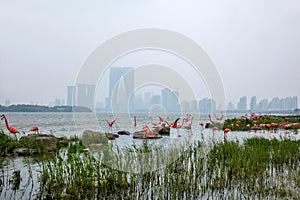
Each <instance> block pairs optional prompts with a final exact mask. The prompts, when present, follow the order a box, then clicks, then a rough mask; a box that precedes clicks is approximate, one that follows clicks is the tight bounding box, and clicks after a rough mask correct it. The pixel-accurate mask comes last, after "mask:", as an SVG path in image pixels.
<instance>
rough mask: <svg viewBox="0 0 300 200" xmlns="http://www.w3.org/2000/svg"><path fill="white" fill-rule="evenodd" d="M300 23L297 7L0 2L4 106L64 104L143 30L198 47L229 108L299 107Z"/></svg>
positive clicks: (291, 0)
mask: <svg viewBox="0 0 300 200" xmlns="http://www.w3.org/2000/svg"><path fill="white" fill-rule="evenodd" d="M299 19H300V1H299V0H285V1H283V0H281V1H279V0H245V1H239V0H231V1H217V0H207V1H200V0H188V1H178V0H164V1H162V0H152V1H145V0H139V1H115V0H109V1H102V0H97V1H96V0H95V1H58V0H51V1H40V0H39V1H38V0H36V1H34V0H27V1H20V0H19V1H16V0H0V94H1V95H0V104H3V103H4V102H5V100H6V99H10V100H11V103H30V102H39V103H44V104H48V102H50V101H54V99H55V98H60V99H62V98H64V99H66V93H67V88H66V87H67V85H72V84H73V83H74V81H75V79H76V76H77V73H78V71H79V69H80V67H81V65H82V63H83V62H84V61H85V60H86V59H87V57H88V56H89V54H90V52H92V51H93V50H94V49H95V48H97V47H98V46H99V45H100V44H101V43H102V42H104V41H106V40H107V39H109V38H111V37H112V36H114V35H117V34H120V33H122V32H125V31H129V30H134V29H139V28H162V29H169V30H173V31H176V32H179V33H181V34H183V35H186V36H188V37H189V38H191V39H192V40H194V41H196V42H197V43H198V44H199V45H200V46H201V47H202V48H203V49H205V51H206V53H207V54H208V55H209V57H210V58H211V60H212V61H213V63H214V64H215V65H216V68H217V69H218V71H219V73H220V75H221V77H222V79H223V83H224V87H225V92H226V96H227V100H228V101H233V102H234V103H236V102H237V101H238V99H239V97H240V96H244V95H246V96H248V97H251V96H253V95H256V96H257V97H258V100H261V99H262V98H268V99H269V100H270V98H272V97H274V96H279V97H286V96H298V99H299V97H300V89H299V83H298V81H299V74H300V20H299ZM145 59H146V61H147V58H145Z"/></svg>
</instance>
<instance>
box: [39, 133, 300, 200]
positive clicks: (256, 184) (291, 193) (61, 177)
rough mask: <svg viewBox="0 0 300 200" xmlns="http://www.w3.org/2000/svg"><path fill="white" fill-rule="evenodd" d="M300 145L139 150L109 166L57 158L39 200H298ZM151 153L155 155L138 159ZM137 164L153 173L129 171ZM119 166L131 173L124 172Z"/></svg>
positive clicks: (99, 160) (85, 157)
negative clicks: (247, 199) (142, 154)
mask: <svg viewBox="0 0 300 200" xmlns="http://www.w3.org/2000/svg"><path fill="white" fill-rule="evenodd" d="M299 147H300V142H299V141H294V140H291V139H283V140H278V139H272V140H267V139H263V138H251V139H247V140H245V141H244V143H239V142H238V141H236V142H225V143H214V144H213V145H212V146H208V144H206V143H203V142H197V143H195V144H192V145H188V146H181V147H179V148H174V149H172V148H171V149H168V150H166V149H163V148H150V149H149V147H148V146H142V147H136V146H134V147H132V148H128V149H127V150H125V152H123V153H124V154H121V153H120V152H118V151H115V153H114V154H113V156H112V157H115V159H116V160H114V161H113V162H114V163H116V165H107V163H106V162H103V154H102V155H100V154H91V153H84V154H79V153H74V154H69V155H68V156H67V157H62V156H57V157H55V158H54V159H53V160H48V161H45V162H42V163H41V185H40V193H39V198H41V199H45V198H49V199H95V198H98V199H197V198H211V199H214V198H222V199H241V198H259V199H260V198H267V197H268V198H270V197H271V198H272V197H273V198H282V197H286V198H297V197H298V196H299V195H300V191H299V185H300V178H299V174H300V168H299V164H300V163H299V161H300V150H299ZM149 151H150V152H151V153H155V154H152V156H151V157H147V156H146V157H143V158H141V157H140V156H138V155H139V154H140V153H146V154H147V153H149ZM111 152H113V151H111ZM175 153H178V154H179V155H180V156H179V157H176V158H177V159H174V158H175V157H172V156H173V154H175ZM125 154H126V155H127V156H124V155H125ZM128 155H131V156H128ZM134 155H135V156H134ZM155 155H156V156H155ZM101 156H102V157H101ZM144 158H147V160H143V159H144ZM162 158H163V159H162ZM166 159H169V160H167V161H168V162H165V163H168V164H167V165H165V166H163V167H161V168H159V167H157V166H159V164H161V163H162V160H163V161H166ZM172 159H174V160H172ZM146 161H149V163H151V166H153V164H155V163H156V164H157V166H156V167H157V168H155V166H153V167H154V168H155V170H149V169H150V168H147V167H150V166H149V165H145V163H143V162H146ZM136 165H140V166H141V167H146V168H144V169H147V170H144V171H143V170H141V171H139V172H134V171H130V170H128V169H130V168H134V167H136ZM116 166H117V167H121V168H122V169H127V170H124V171H120V170H118V169H120V168H114V167H116ZM126 167H127V168H126Z"/></svg>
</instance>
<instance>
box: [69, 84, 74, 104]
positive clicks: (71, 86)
mask: <svg viewBox="0 0 300 200" xmlns="http://www.w3.org/2000/svg"><path fill="white" fill-rule="evenodd" d="M67 90H68V91H67V92H68V93H67V105H68V106H72V105H73V103H75V102H73V98H74V92H75V86H73V85H70V86H68V87H67Z"/></svg>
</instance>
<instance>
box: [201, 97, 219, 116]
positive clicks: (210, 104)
mask: <svg viewBox="0 0 300 200" xmlns="http://www.w3.org/2000/svg"><path fill="white" fill-rule="evenodd" d="M215 110H216V102H215V101H214V100H213V99H209V98H207V97H206V98H203V99H201V100H200V101H199V111H200V112H202V113H213V112H215Z"/></svg>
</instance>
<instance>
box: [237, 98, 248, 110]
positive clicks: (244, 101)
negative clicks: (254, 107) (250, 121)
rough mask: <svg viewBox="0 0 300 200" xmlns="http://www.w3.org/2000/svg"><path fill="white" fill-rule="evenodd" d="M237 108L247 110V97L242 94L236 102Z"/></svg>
mask: <svg viewBox="0 0 300 200" xmlns="http://www.w3.org/2000/svg"><path fill="white" fill-rule="evenodd" d="M237 109H238V110H240V111H245V110H247V97H246V96H243V97H241V98H240V101H239V102H238V105H237Z"/></svg>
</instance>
